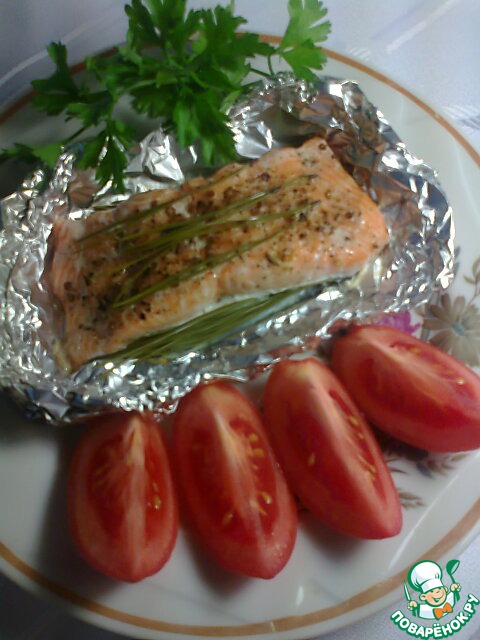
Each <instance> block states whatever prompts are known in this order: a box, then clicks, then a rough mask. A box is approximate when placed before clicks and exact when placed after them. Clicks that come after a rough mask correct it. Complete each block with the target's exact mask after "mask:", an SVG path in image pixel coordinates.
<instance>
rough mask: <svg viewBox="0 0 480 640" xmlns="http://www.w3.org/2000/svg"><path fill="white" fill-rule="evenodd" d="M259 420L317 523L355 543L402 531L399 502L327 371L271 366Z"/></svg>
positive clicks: (293, 363)
mask: <svg viewBox="0 0 480 640" xmlns="http://www.w3.org/2000/svg"><path fill="white" fill-rule="evenodd" d="M265 417H266V424H267V428H268V430H269V433H270V436H271V441H272V444H273V448H274V450H275V453H276V454H277V457H278V459H279V460H280V464H281V466H282V468H283V470H284V472H285V475H286V476H287V479H288V481H289V483H290V485H291V487H292V489H293V491H294V492H295V493H296V494H297V495H298V497H299V498H300V500H301V501H302V502H303V504H304V505H305V507H307V509H309V510H310V511H311V512H312V513H313V514H314V515H315V516H316V517H318V518H319V519H320V520H321V521H322V522H324V523H325V524H326V525H328V526H330V527H331V528H333V529H335V530H337V531H341V532H343V533H346V534H349V535H352V536H355V537H359V538H386V537H389V536H394V535H396V534H397V533H398V532H399V531H400V529H401V526H402V513H401V508H400V501H399V497H398V493H397V490H396V488H395V486H394V484H393V480H392V476H391V473H390V471H389V469H388V467H387V465H386V464H385V461H384V458H383V455H382V452H381V450H380V447H379V445H378V443H377V441H376V440H375V436H374V435H373V433H372V431H371V429H370V427H369V426H368V425H367V423H366V422H365V420H364V419H363V417H362V415H361V414H360V412H359V410H358V409H357V407H356V406H355V404H354V403H353V402H352V400H351V399H350V397H349V395H348V394H347V392H346V391H345V389H344V387H343V385H342V384H341V383H340V382H339V380H338V379H337V378H336V376H335V375H334V374H333V373H332V371H331V370H330V369H329V368H328V367H326V366H324V365H323V364H321V363H320V362H319V361H318V360H316V359H315V358H306V359H304V360H284V361H283V362H280V363H278V364H277V365H275V367H274V369H273V371H272V373H271V375H270V378H269V379H268V381H267V385H266V389H265Z"/></svg>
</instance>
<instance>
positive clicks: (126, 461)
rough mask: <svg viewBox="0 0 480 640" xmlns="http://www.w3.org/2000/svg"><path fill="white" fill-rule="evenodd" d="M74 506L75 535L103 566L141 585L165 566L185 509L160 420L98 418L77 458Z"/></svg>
mask: <svg viewBox="0 0 480 640" xmlns="http://www.w3.org/2000/svg"><path fill="white" fill-rule="evenodd" d="M68 510H69V524H70V530H71V533H72V537H73V539H74V541H75V543H76V545H77V547H78V549H79V551H80V553H81V554H82V555H83V556H84V558H85V559H86V560H87V562H89V564H91V565H92V566H93V567H94V568H96V569H97V570H98V571H101V572H102V573H105V574H106V575H108V576H111V577H112V578H117V579H119V580H127V581H130V582H136V581H138V580H141V579H142V578H145V577H146V576H149V575H152V574H153V573H156V572H157V571H158V570H159V569H160V568H161V567H162V566H163V565H164V564H165V562H166V561H167V560H168V558H169V557H170V554H171V552H172V550H173V547H174V544H175V540H176V536H177V531H178V509H177V502H176V497H175V494H174V488H173V484H172V478H171V473H170V468H169V463H168V459H167V454H166V450H165V446H164V442H163V439H162V435H161V432H160V429H159V427H158V424H157V423H156V422H155V420H154V419H153V417H151V416H148V415H143V414H142V415H141V414H139V413H117V414H111V415H108V416H101V417H98V418H94V419H93V420H92V421H91V424H90V425H89V427H88V428H87V430H86V431H85V433H84V434H83V437H82V438H81V439H80V442H79V443H78V445H77V447H76V449H75V451H74V455H73V459H72V462H71V467H70V473H69V482H68Z"/></svg>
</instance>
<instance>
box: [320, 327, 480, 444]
mask: <svg viewBox="0 0 480 640" xmlns="http://www.w3.org/2000/svg"><path fill="white" fill-rule="evenodd" d="M332 365H333V368H334V370H335V371H336V373H337V375H338V376H339V377H340V378H341V380H342V381H343V383H344V384H345V386H346V387H347V389H348V390H349V392H350V394H351V395H352V397H353V398H354V400H355V401H356V403H357V404H358V406H359V407H360V408H361V410H362V411H363V412H364V413H365V415H366V416H367V418H368V419H369V420H370V421H371V422H372V424H374V425H375V426H377V427H378V428H379V429H381V430H383V431H385V432H387V433H389V434H390V435H392V436H394V437H395V438H398V439H399V440H402V441H404V442H407V443H408V444H411V445H413V446H415V447H420V448H422V449H427V450H429V451H443V452H445V451H452V452H454V451H466V450H470V449H477V448H478V447H480V378H479V377H478V376H477V375H476V374H475V373H474V372H473V371H472V370H471V369H469V368H468V367H467V366H465V365H464V364H462V363H461V362H459V361H458V360H456V359H455V358H453V357H452V356H450V355H448V354H447V353H445V352H443V351H441V350H440V349H439V348H437V347H435V346H433V345H431V344H429V343H426V342H423V341H422V340H419V339H417V338H415V337H413V336H410V335H409V334H407V333H404V332H402V331H399V330H398V329H394V328H393V327H386V326H382V325H365V326H357V327H354V328H353V329H352V330H351V331H350V332H349V333H348V334H347V335H345V336H343V337H341V338H339V339H338V340H337V341H336V343H335V345H334V347H333V356H332Z"/></svg>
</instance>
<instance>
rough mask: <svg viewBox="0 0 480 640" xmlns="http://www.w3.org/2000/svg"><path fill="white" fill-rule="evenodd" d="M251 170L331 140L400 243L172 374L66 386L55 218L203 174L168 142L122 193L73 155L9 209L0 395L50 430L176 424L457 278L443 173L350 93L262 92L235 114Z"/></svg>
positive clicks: (153, 368)
mask: <svg viewBox="0 0 480 640" xmlns="http://www.w3.org/2000/svg"><path fill="white" fill-rule="evenodd" d="M229 116H230V120H231V127H232V130H233V132H234V136H235V142H236V147H237V150H238V153H239V155H240V157H241V158H243V159H245V160H247V159H253V158H257V157H259V156H261V155H262V154H263V153H265V152H267V151H269V150H270V149H272V148H276V147H281V146H285V145H296V144H300V143H301V142H302V141H304V140H305V139H307V138H308V137H311V136H317V135H321V136H324V137H325V138H326V140H327V141H328V143H329V145H330V146H331V148H332V149H333V150H334V152H335V154H336V155H337V157H338V158H339V159H340V161H341V162H342V164H343V165H344V166H345V168H346V169H347V170H348V171H349V172H350V173H351V174H352V175H353V177H354V179H355V180H356V181H357V183H358V184H360V185H361V186H362V188H363V189H365V190H366V191H367V192H368V194H369V195H370V196H371V197H372V199H373V200H374V201H376V202H377V203H378V205H379V207H380V209H381V210H382V212H383V214H384V216H385V219H386V221H387V225H388V228H389V232H390V238H391V241H390V243H389V245H388V247H387V248H386V249H385V250H384V251H383V253H382V254H381V255H380V256H379V257H378V258H377V259H376V260H375V261H374V262H372V263H371V264H370V265H369V266H368V267H367V268H366V269H364V270H363V271H362V272H361V273H359V274H357V275H356V276H355V277H353V278H350V279H345V280H343V281H340V282H329V283H325V284H323V285H319V286H316V287H309V288H308V289H307V290H306V291H305V292H304V294H303V295H302V296H301V297H300V298H299V299H298V300H295V301H293V303H292V304H291V305H290V307H289V308H287V309H282V310H281V311H279V312H277V313H276V314H275V313H274V314H273V315H272V316H271V317H269V319H268V320H266V321H264V322H261V323H259V324H256V325H255V326H250V327H248V328H246V329H245V330H243V331H241V332H239V333H238V334H236V335H231V336H229V337H228V338H226V339H225V340H223V341H221V342H220V343H218V344H215V345H212V346H210V347H207V348H205V349H202V350H200V351H198V352H196V351H194V352H189V353H185V354H180V355H179V356H178V357H175V358H173V359H171V360H170V361H167V362H165V363H163V364H158V363H150V364H149V363H145V362H142V363H139V362H134V361H130V362H126V363H123V364H121V365H115V364H114V363H108V362H106V363H102V365H99V364H98V363H97V364H95V363H91V364H87V365H85V366H84V367H82V368H81V369H80V370H78V371H76V372H75V373H73V374H71V373H69V372H68V371H67V370H66V368H64V367H62V365H61V364H60V363H59V361H58V359H57V354H56V344H57V341H58V337H59V332H60V328H59V327H60V324H61V322H60V323H59V316H58V311H57V310H56V309H55V308H54V305H52V301H51V298H50V295H49V286H48V277H47V273H48V258H49V237H50V233H51V230H52V226H53V224H54V220H55V219H57V218H58V216H70V217H73V218H76V217H82V216H85V215H88V213H89V212H90V211H91V210H92V209H91V207H92V206H103V205H105V206H107V205H112V204H114V203H115V202H117V201H118V200H119V199H124V198H127V197H129V195H131V194H133V193H137V192H141V191H146V190H149V189H152V188H160V187H162V186H169V187H171V186H172V184H175V183H181V182H182V181H184V180H188V179H190V178H192V177H193V176H194V175H198V174H201V173H202V172H203V171H204V167H202V165H201V160H200V159H199V158H200V155H199V153H198V152H197V150H196V149H195V148H194V147H191V148H189V149H187V150H184V151H180V150H179V149H178V146H177V145H176V144H175V141H174V140H173V139H172V138H171V137H170V136H168V135H166V134H165V133H164V132H162V131H161V130H156V131H153V132H151V133H150V134H149V135H148V136H147V137H146V138H145V139H144V140H143V141H142V142H141V143H140V144H139V146H138V148H137V149H136V150H135V151H134V153H133V154H132V157H131V161H130V163H129V166H128V169H127V172H126V176H125V184H126V193H125V194H122V195H118V194H115V193H114V192H113V191H112V189H111V188H110V187H109V185H106V186H105V187H103V188H102V189H98V187H97V185H96V183H95V180H94V178H93V173H89V172H81V171H78V170H77V169H76V167H75V155H74V153H73V152H71V153H70V152H69V153H64V154H63V155H62V156H61V157H60V158H59V160H58V163H57V165H56V167H55V169H54V171H53V172H52V174H51V175H48V174H47V172H46V171H45V170H38V171H37V172H36V173H35V174H34V175H32V176H30V177H29V178H28V179H27V180H26V181H25V182H24V184H23V185H22V186H21V188H19V190H18V191H17V192H16V193H13V194H12V195H10V196H9V197H7V198H5V199H4V200H3V202H2V218H3V225H4V228H3V230H2V232H1V235H0V293H1V303H0V304H1V306H0V322H1V326H2V331H1V332H0V387H1V388H3V389H4V390H6V391H7V392H8V393H9V394H10V395H11V396H12V397H13V398H14V399H15V400H16V401H17V402H18V403H19V404H20V405H21V406H22V408H23V409H24V410H25V411H26V413H27V415H28V416H29V417H30V418H40V419H43V420H46V421H47V422H50V423H53V424H62V423H68V422H72V421H76V420H81V419H83V418H85V417H87V416H89V415H92V414H96V413H100V412H103V411H106V410H111V409H124V410H133V409H139V410H146V409H147V410H153V411H155V412H159V413H168V412H171V411H173V410H174V409H175V407H176V403H177V402H178V400H179V398H181V397H182V396H183V395H185V394H186V393H187V392H188V391H190V390H191V389H192V388H193V387H195V386H196V385H197V384H199V383H200V382H201V381H204V380H209V379H212V378H214V377H227V378H229V379H231V380H237V381H246V380H249V379H251V378H253V377H255V375H257V373H258V372H259V371H264V370H265V369H268V368H269V367H270V366H271V365H272V364H274V363H275V362H276V361H277V360H278V359H279V358H282V357H285V356H288V355H291V354H292V353H295V352H299V351H305V350H310V349H312V348H316V347H317V346H318V345H319V344H320V343H321V342H322V341H323V340H325V338H328V337H329V336H330V335H331V333H332V332H333V331H334V330H335V327H338V326H340V325H342V324H343V323H344V322H350V321H367V320H370V319H372V318H374V317H375V316H376V315H378V314H379V313H386V312H399V311H404V310H407V309H412V308H415V307H417V306H419V305H422V304H424V303H426V302H427V301H428V300H429V298H430V297H431V296H432V295H433V293H434V292H435V291H438V290H439V289H445V288H447V287H448V286H449V284H450V283H451V281H452V280H453V276H454V225H453V220H452V210H451V207H450V205H449V203H448V201H447V198H446V196H445V194H444V192H443V191H442V188H441V186H440V184H439V182H438V179H437V175H436V173H435V171H434V170H433V169H432V168H431V167H429V166H427V165H426V164H425V163H424V162H423V161H422V160H421V159H419V158H416V157H415V156H414V155H412V154H411V153H410V152H409V151H408V149H407V148H406V146H405V144H404V143H403V142H402V141H401V140H400V139H399V137H398V136H397V134H396V133H395V132H394V130H393V129H392V127H391V126H390V124H389V123H388V122H387V121H386V119H385V117H384V116H383V114H382V113H381V111H379V109H378V108H376V107H375V106H374V105H373V104H371V102H370V101H369V100H368V98H367V97H366V96H365V94H364V93H363V92H362V90H361V89H360V87H359V86H358V85H357V84H356V83H355V82H353V81H351V80H343V79H338V78H333V77H322V78H319V80H318V82H317V83H316V84H315V85H312V84H309V83H305V82H302V81H299V80H297V79H295V78H294V77H293V76H292V75H291V74H281V75H279V76H277V77H276V78H274V79H272V80H271V81H266V82H264V83H262V84H260V85H258V86H257V87H256V88H255V89H254V90H253V91H252V93H251V94H250V95H249V96H248V99H245V100H244V101H243V102H241V103H239V104H236V105H234V106H233V107H232V108H231V110H230V113H229Z"/></svg>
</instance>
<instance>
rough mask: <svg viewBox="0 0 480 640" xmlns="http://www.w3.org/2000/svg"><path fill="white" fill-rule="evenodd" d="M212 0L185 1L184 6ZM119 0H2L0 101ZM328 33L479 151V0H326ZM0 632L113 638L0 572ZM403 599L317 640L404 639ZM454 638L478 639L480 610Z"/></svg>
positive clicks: (475, 554) (111, 16)
mask: <svg viewBox="0 0 480 640" xmlns="http://www.w3.org/2000/svg"><path fill="white" fill-rule="evenodd" d="M217 3H218V1H208V0H204V1H203V2H202V1H201V0H199V1H196V0H192V1H191V2H190V5H191V6H196V7H199V6H213V5H215V4H217ZM123 4H124V2H123V0H81V1H79V0H62V1H60V0H0V10H1V11H0V105H1V104H2V103H3V104H6V103H10V102H12V101H13V100H15V99H16V98H17V97H19V96H20V95H21V94H22V92H23V91H24V90H25V87H26V86H27V84H28V82H29V81H30V80H31V79H33V78H35V77H41V76H43V75H46V74H48V73H49V72H50V69H51V66H50V62H49V60H48V59H47V56H46V54H45V45H46V44H47V43H48V42H50V41H51V40H62V41H63V42H64V43H65V44H67V45H68V47H69V51H70V56H71V62H72V63H74V62H77V61H79V60H81V59H82V57H83V56H84V55H85V54H86V53H91V52H94V51H97V50H99V49H108V48H109V47H111V46H113V45H114V44H116V43H117V42H118V41H119V39H121V37H122V35H123V34H124V32H125V23H126V21H125V18H124V14H123ZM223 4H226V2H223ZM325 4H326V6H327V7H328V9H329V18H330V20H331V21H332V24H333V33H332V35H331V37H330V38H329V40H328V43H327V46H328V47H329V48H330V49H332V50H334V51H337V52H340V53H344V54H346V55H349V56H350V57H354V58H357V59H359V60H361V61H362V62H364V63H366V64H367V65H369V66H371V67H373V68H375V69H377V70H379V71H381V72H383V73H385V74H386V75H387V76H389V77H390V78H392V79H394V80H396V81H397V82H398V83H399V84H400V85H402V86H403V87H405V88H406V89H408V90H410V91H411V92H412V93H413V94H415V95H417V96H418V97H419V98H421V99H423V100H424V101H426V102H427V103H428V104H430V105H431V106H433V107H435V108H436V109H437V111H438V112H439V113H441V114H442V115H444V116H446V117H447V118H448V119H450V120H451V121H452V122H453V123H454V125H455V126H456V127H457V128H458V129H459V130H460V132H461V133H462V134H463V135H464V137H465V138H466V139H467V140H469V141H470V143H471V144H472V145H473V146H474V147H475V148H476V149H477V150H479V151H480V38H479V24H480V1H479V0H402V2H395V1H393V0H326V1H325ZM236 9H237V12H238V13H239V14H241V15H244V16H246V17H248V18H249V19H250V28H252V29H255V30H257V31H260V32H264V33H271V34H280V33H282V32H283V30H284V27H285V25H286V21H287V0H237V2H236ZM460 560H461V576H462V580H461V582H462V588H463V593H468V592H471V593H474V594H476V595H477V596H478V595H479V594H480V540H477V541H476V542H475V543H474V544H472V545H471V546H470V548H469V549H467V550H466V551H465V552H464V553H463V554H462V555H461V556H460ZM0 603H1V604H0V640H14V639H15V640H20V639H22V640H33V639H35V640H60V639H62V640H63V639H66V638H68V639H69V640H115V639H117V638H118V636H116V635H115V634H112V633H109V632H106V631H102V630H99V629H94V628H93V627H90V626H89V625H87V624H85V623H82V622H78V621H76V620H73V619H72V618H70V617H68V616H66V615H64V614H62V613H60V612H59V611H58V609H56V608H55V607H54V606H53V605H51V604H46V603H44V602H43V601H40V600H38V599H36V598H35V597H33V596H31V595H30V594H27V593H25V592H24V591H22V590H21V589H20V588H18V587H17V586H15V585H13V584H11V583H10V582H9V581H8V580H7V579H6V578H1V577H0ZM397 608H403V609H404V608H405V602H404V601H401V602H399V603H398V604H397V606H394V607H391V608H389V609H388V611H382V612H380V613H378V614H376V615H375V616H372V617H369V618H367V619H365V620H363V621H361V622H359V623H357V624H355V625H354V626H351V627H347V628H345V629H342V630H339V631H337V632H335V633H330V634H327V635H326V636H323V640H397V639H399V638H405V637H408V636H406V635H405V634H404V633H403V632H400V631H399V630H398V629H396V628H395V627H394V626H393V624H392V623H391V621H390V620H389V616H390V614H391V613H392V612H393V611H395V610H396V609H397ZM454 637H455V638H457V639H458V640H468V639H473V638H475V639H477V640H478V639H480V612H479V614H478V616H476V617H475V618H474V619H473V620H472V621H471V622H470V623H469V624H468V625H467V626H466V627H465V628H464V629H463V630H462V631H461V632H459V633H457V634H455V636H454Z"/></svg>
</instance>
